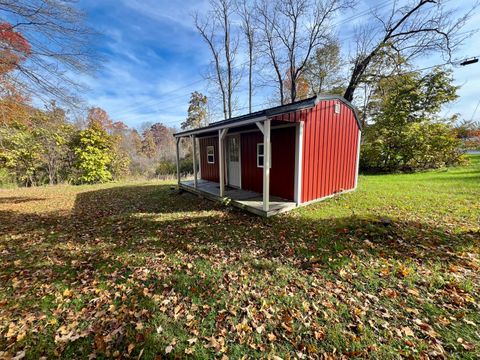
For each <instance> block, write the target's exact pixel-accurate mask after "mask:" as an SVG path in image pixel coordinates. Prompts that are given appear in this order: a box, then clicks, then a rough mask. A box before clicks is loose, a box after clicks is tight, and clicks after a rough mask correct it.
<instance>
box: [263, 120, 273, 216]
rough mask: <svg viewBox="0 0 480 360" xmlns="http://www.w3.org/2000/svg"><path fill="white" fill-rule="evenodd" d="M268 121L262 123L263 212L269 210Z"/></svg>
mask: <svg viewBox="0 0 480 360" xmlns="http://www.w3.org/2000/svg"><path fill="white" fill-rule="evenodd" d="M270 121H271V120H265V121H264V122H263V211H268V209H269V208H270V151H271V149H270Z"/></svg>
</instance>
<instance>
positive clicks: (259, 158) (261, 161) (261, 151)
mask: <svg viewBox="0 0 480 360" xmlns="http://www.w3.org/2000/svg"><path fill="white" fill-rule="evenodd" d="M264 154H265V147H264V146H263V143H259V144H257V167H259V168H263V164H264V163H265V155H264ZM271 167H272V152H271V151H270V168H271Z"/></svg>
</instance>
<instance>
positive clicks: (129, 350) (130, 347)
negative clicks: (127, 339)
mask: <svg viewBox="0 0 480 360" xmlns="http://www.w3.org/2000/svg"><path fill="white" fill-rule="evenodd" d="M133 349H135V344H132V343H130V344H128V347H127V352H128V355H130V354H131V352H132V351H133Z"/></svg>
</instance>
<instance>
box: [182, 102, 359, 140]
mask: <svg viewBox="0 0 480 360" xmlns="http://www.w3.org/2000/svg"><path fill="white" fill-rule="evenodd" d="M327 100H338V101H341V102H342V103H344V104H345V105H346V106H348V107H349V108H350V109H352V111H353V112H354V114H355V119H356V120H357V124H358V127H359V128H361V125H360V120H359V117H358V113H357V109H356V108H355V107H354V106H353V105H352V103H350V102H349V101H347V100H346V99H344V98H343V97H341V96H338V95H317V96H313V97H311V98H308V99H305V100H300V101H296V102H294V103H291V104H286V105H280V106H275V107H272V108H268V109H264V110H260V111H255V112H252V113H250V114H245V115H240V116H236V117H233V118H230V119H226V120H221V121H216V122H214V123H211V124H210V125H208V126H204V127H201V128H198V129H193V130H186V131H182V132H178V133H176V134H174V136H175V137H184V136H189V135H195V134H201V133H206V132H209V131H214V130H219V129H224V128H229V127H233V126H241V125H248V124H251V123H255V122H256V121H262V120H265V119H268V118H271V117H273V116H277V115H282V114H286V113H290V112H294V111H298V110H303V109H310V108H313V107H314V106H315V105H317V104H318V103H319V102H321V101H327Z"/></svg>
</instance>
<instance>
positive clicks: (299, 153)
mask: <svg viewBox="0 0 480 360" xmlns="http://www.w3.org/2000/svg"><path fill="white" fill-rule="evenodd" d="M303 127H304V122H303V121H300V123H298V124H297V126H296V127H295V135H296V146H295V189H294V200H295V203H296V204H297V206H298V205H300V203H301V202H302V170H303Z"/></svg>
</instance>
